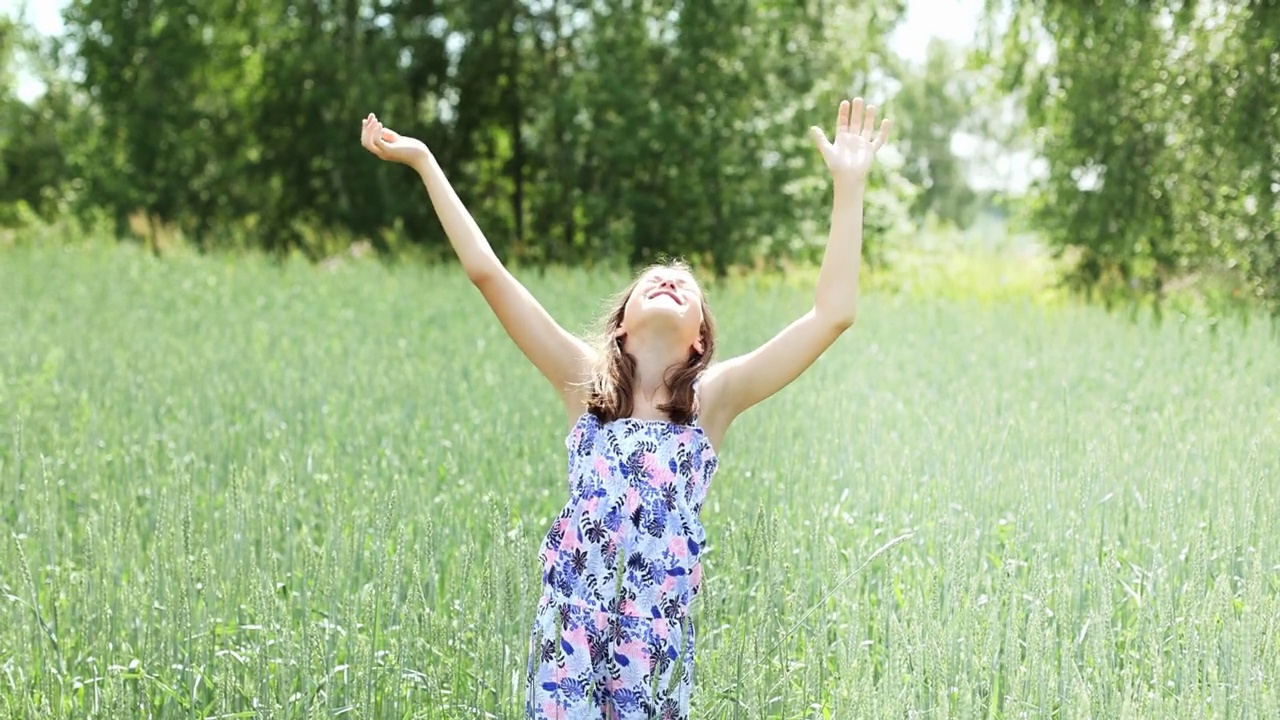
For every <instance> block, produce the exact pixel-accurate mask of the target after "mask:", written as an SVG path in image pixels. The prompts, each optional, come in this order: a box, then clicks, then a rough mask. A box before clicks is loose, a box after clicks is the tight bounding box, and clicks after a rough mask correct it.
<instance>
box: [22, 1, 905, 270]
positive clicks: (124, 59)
mask: <svg viewBox="0 0 1280 720" xmlns="http://www.w3.org/2000/svg"><path fill="white" fill-rule="evenodd" d="M902 12H903V3H902V2H901V0H878V1H877V2H873V3H864V4H860V5H859V6H858V7H856V8H851V7H848V6H847V4H845V3H840V2H837V1H836V0H806V2H799V3H797V2H781V1H780V0H725V1H724V2H715V3H701V2H699V3H693V2H657V1H655V0H593V1H591V2H587V1H586V0H465V1H461V2H443V1H442V0H322V1H320V2H298V1H297V0H262V2H255V3H245V2H242V1H241V0H71V2H70V4H69V6H68V8H67V10H66V12H65V14H64V16H65V24H66V28H67V32H66V36H65V37H64V38H61V39H59V43H60V44H59V47H60V48H62V52H61V53H57V54H56V55H57V57H59V58H60V59H61V65H60V67H59V72H60V76H61V77H66V78H72V79H73V81H72V82H69V83H65V82H64V83H62V84H61V85H57V86H56V87H51V92H50V93H48V100H47V101H46V102H49V103H63V104H66V105H68V106H70V107H73V108H74V109H75V110H76V112H75V113H72V115H73V116H75V117H77V118H78V121H77V122H78V125H77V127H76V129H75V136H74V137H71V136H70V134H69V133H67V132H63V131H64V130H65V128H63V129H62V130H60V132H63V137H62V138H61V139H62V141H63V143H62V144H61V145H60V152H63V153H64V154H65V155H66V156H67V163H68V165H67V166H66V167H63V168H60V169H59V172H58V175H57V177H53V178H49V177H42V178H41V179H40V183H41V184H42V186H43V187H52V188H56V189H58V191H59V193H60V194H61V195H60V196H61V197H62V198H63V199H64V200H66V201H70V200H74V203H75V207H77V208H79V209H80V210H82V211H85V212H89V211H94V212H97V211H101V210H105V211H107V213H108V214H109V215H110V216H112V217H114V218H115V220H116V222H117V223H118V225H119V228H120V229H121V230H122V231H123V230H125V229H127V228H128V227H130V219H131V218H136V217H137V216H138V215H139V214H140V213H141V214H145V215H146V216H147V217H148V218H149V219H150V220H151V221H153V224H152V225H151V226H152V227H154V226H155V224H162V225H164V226H169V227H175V228H177V229H179V230H181V231H182V232H183V233H184V234H185V235H186V236H188V237H190V238H193V239H194V240H195V241H196V242H198V243H199V244H201V245H202V246H205V247H218V246H228V245H236V244H239V243H244V242H251V243H253V244H257V245H261V246H263V247H266V248H268V249H271V250H273V251H279V252H289V251H293V250H301V251H303V252H306V253H308V254H311V255H316V256H319V255H323V254H325V253H328V252H332V251H333V250H335V249H337V248H336V247H334V246H335V244H337V243H339V242H340V241H339V239H340V238H341V239H347V238H353V237H354V238H366V239H368V240H370V241H371V242H372V243H374V244H375V245H376V246H378V247H379V248H380V249H383V250H395V249H397V248H398V247H399V246H401V245H404V244H416V245H418V246H420V247H422V248H425V249H426V250H427V251H428V252H429V253H439V254H447V253H448V245H447V242H446V241H445V238H444V237H443V234H442V230H441V229H440V227H439V224H438V223H437V222H436V221H435V219H434V216H433V214H432V211H431V206H430V203H429V202H427V200H426V198H425V197H424V194H423V192H422V189H421V187H420V186H418V185H417V183H416V182H414V180H413V178H412V176H411V175H407V174H406V172H405V170H404V168H399V167H393V166H387V165H385V164H382V163H377V162H374V161H373V160H372V159H371V158H369V157H367V154H366V153H365V152H364V151H363V149H362V148H361V147H360V145H359V143H358V142H357V137H358V132H359V122H360V119H361V118H362V117H363V116H364V115H366V114H367V113H369V112H371V111H374V112H377V113H378V114H379V117H381V118H383V119H384V121H385V122H387V123H388V125H390V126H391V127H394V128H397V129H400V130H402V131H404V132H407V133H411V134H414V135H416V136H418V137H421V138H422V139H423V140H424V141H426V142H427V144H428V145H429V146H430V147H431V148H432V149H433V151H434V152H435V153H436V154H437V156H438V157H439V158H440V161H441V164H442V165H443V167H444V168H445V171H446V173H447V174H448V175H449V177H450V179H451V181H452V182H453V184H454V185H455V187H456V188H457V190H458V193H459V195H460V196H461V197H462V198H463V200H464V202H466V203H467V205H468V207H469V208H470V210H471V211H472V213H473V214H474V215H475V216H476V219H477V221H478V222H479V224H480V226H481V227H482V228H483V229H484V231H485V232H486V234H487V235H488V236H489V238H490V240H491V242H492V243H493V245H494V246H495V248H496V249H497V251H498V252H499V254H500V255H501V256H503V257H505V258H508V259H512V260H516V261H520V262H526V263H542V262H584V261H585V262H609V263H631V264H636V263H642V262H646V261H648V260H651V259H653V258H655V257H657V256H659V255H662V254H680V255H684V256H687V257H691V258H693V259H696V260H699V261H702V262H703V263H705V264H708V265H711V266H713V267H714V268H716V269H718V270H720V271H724V270H726V269H728V268H729V267H730V266H733V265H737V264H747V263H755V262H758V261H760V260H762V259H763V260H766V261H768V260H771V259H779V258H782V257H787V256H795V255H797V254H804V253H805V252H807V251H809V250H810V249H811V248H812V247H814V246H817V247H821V244H822V243H823V241H824V240H825V238H824V237H823V235H824V225H825V218H826V215H827V213H828V212H829V207H828V201H827V197H826V196H825V195H824V192H823V188H824V187H826V183H825V182H824V181H825V179H826V178H825V176H824V174H823V170H822V167H821V163H820V162H819V159H818V157H817V154H816V152H815V151H814V149H813V148H812V147H811V145H809V144H808V143H809V140H808V137H807V134H806V130H807V128H808V126H809V125H811V124H813V123H815V122H818V123H822V124H824V125H827V126H829V125H830V124H831V122H832V121H833V119H834V108H835V107H836V104H837V103H838V102H839V100H840V99H841V98H843V97H847V96H849V95H851V94H853V93H864V92H867V90H868V87H869V82H870V79H871V74H872V70H873V69H874V68H877V67H881V66H883V65H884V56H885V55H886V53H885V50H884V40H883V38H884V36H885V35H886V33H887V32H888V30H889V29H890V28H891V27H892V26H893V25H894V24H895V23H896V22H897V21H898V19H899V18H900V16H901V14H902ZM7 158H8V156H7V155H6V159H7ZM888 174H890V173H887V172H886V173H880V175H879V176H878V177H876V178H875V179H874V180H873V182H874V183H875V184H876V189H877V190H879V191H880V192H881V193H882V194H883V195H885V197H884V198H882V200H883V201H884V202H887V203H888V204H889V205H890V206H892V205H893V204H894V203H895V202H899V203H900V202H901V199H902V198H903V197H905V194H904V193H900V192H897V191H895V190H893V189H892V188H896V187H898V184H896V183H894V182H891V180H892V178H888V177H885V176H886V175H888ZM73 181H74V184H75V185H76V187H77V188H78V191H76V192H71V191H69V189H68V188H69V187H70V186H71V185H72V184H73ZM64 204H65V203H64ZM894 210H895V209H894V208H893V207H885V208H877V209H874V210H871V209H869V213H868V217H869V222H871V223H872V225H873V230H872V232H871V233H869V234H870V235H873V236H874V234H875V232H876V231H877V229H878V230H879V231H881V232H883V231H886V230H887V229H888V228H889V227H890V226H891V222H892V221H891V219H892V218H893V217H894V214H893V213H894ZM876 223H879V224H878V225H877V224H876ZM874 242H875V239H874V238H872V239H871V241H870V243H869V244H871V243H874Z"/></svg>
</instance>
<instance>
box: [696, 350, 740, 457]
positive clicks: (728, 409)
mask: <svg viewBox="0 0 1280 720" xmlns="http://www.w3.org/2000/svg"><path fill="white" fill-rule="evenodd" d="M725 367H726V364H725V363H723V362H718V363H713V364H712V365H711V366H710V367H708V368H707V369H706V370H704V371H703V373H702V376H701V377H700V378H699V379H698V424H699V425H701V426H702V431H703V432H704V433H706V435H707V440H709V441H710V442H711V445H712V447H714V448H715V449H716V451H717V452H718V451H719V450H720V447H721V446H722V445H723V444H724V437H725V435H726V433H727V432H728V430H729V425H731V424H732V423H733V421H734V419H735V418H736V417H737V413H735V412H734V410H733V406H732V404H731V403H729V402H727V397H726V392H725V387H724V377H725V376H724V369H725Z"/></svg>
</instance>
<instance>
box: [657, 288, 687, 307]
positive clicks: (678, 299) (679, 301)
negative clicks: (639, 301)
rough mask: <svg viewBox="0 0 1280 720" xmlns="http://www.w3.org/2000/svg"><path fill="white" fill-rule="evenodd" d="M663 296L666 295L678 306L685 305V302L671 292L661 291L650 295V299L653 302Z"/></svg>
mask: <svg viewBox="0 0 1280 720" xmlns="http://www.w3.org/2000/svg"><path fill="white" fill-rule="evenodd" d="M662 295H666V296H667V297H669V298H671V299H672V300H674V301H675V303H676V304H677V305H684V301H682V300H681V299H680V298H679V297H678V296H677V295H676V294H675V293H673V292H671V291H670V290H659V291H657V292H652V293H649V299H650V300H652V299H654V298H656V297H659V296H662Z"/></svg>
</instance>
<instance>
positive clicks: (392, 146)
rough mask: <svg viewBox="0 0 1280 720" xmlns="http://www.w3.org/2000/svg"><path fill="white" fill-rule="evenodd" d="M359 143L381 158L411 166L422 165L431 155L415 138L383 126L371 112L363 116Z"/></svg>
mask: <svg viewBox="0 0 1280 720" xmlns="http://www.w3.org/2000/svg"><path fill="white" fill-rule="evenodd" d="M360 144H361V145H363V146H364V148H365V149H366V150H368V151H369V152H371V153H373V154H374V155H377V156H378V157H379V158H382V159H383V160H390V161H391V162H398V163H402V164H404V165H408V166H409V167H412V168H418V167H421V166H422V163H423V162H425V161H426V160H427V159H428V158H430V157H431V151H430V150H428V149H427V146H426V145H425V144H423V142H422V141H421V140H417V139H414V138H411V137H407V136H405V135H401V134H400V133H397V132H396V131H394V130H392V129H390V128H386V127H383V125H382V123H381V122H379V121H378V118H377V117H375V116H374V114H373V113H369V115H368V116H367V117H365V119H364V122H363V123H362V124H361V127H360Z"/></svg>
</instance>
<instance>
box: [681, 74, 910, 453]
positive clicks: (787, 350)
mask: <svg viewBox="0 0 1280 720" xmlns="http://www.w3.org/2000/svg"><path fill="white" fill-rule="evenodd" d="M891 126H892V123H891V122H890V121H889V120H885V121H883V122H882V123H881V125H880V131H879V134H878V135H877V134H874V130H875V108H874V107H869V108H867V112H866V116H865V118H864V117H863V107H862V98H855V99H854V101H853V103H852V106H851V105H850V103H849V102H848V101H844V102H841V103H840V110H839V115H838V118H837V122H836V141H835V143H834V144H833V143H829V142H827V139H826V135H825V134H824V133H823V132H822V130H821V129H819V128H817V127H814V128H812V129H811V133H812V135H813V139H814V142H815V143H816V144H817V146H818V149H819V150H820V151H821V152H822V156H823V158H824V159H825V160H826V162H827V167H828V168H829V169H830V170H831V173H832V177H833V180H834V199H833V202H832V209H831V231H830V235H829V237H828V239H827V250H826V252H825V253H824V255H823V258H822V269H821V270H820V271H819V274H818V286H817V290H816V292H815V294H814V301H813V309H812V310H810V311H809V312H807V313H805V315H804V316H803V317H801V318H799V319H798V320H796V321H794V322H792V323H791V324H790V325H788V326H787V327H786V328H784V329H783V330H782V331H781V332H779V333H778V334H777V335H776V336H775V337H773V338H772V339H770V340H769V341H768V342H766V343H764V344H763V345H761V346H760V347H758V348H756V349H755V350H753V351H752V352H750V353H747V354H745V355H740V356H738V357H735V358H732V359H730V360H727V361H725V362H723V363H720V364H717V365H715V366H713V367H711V368H710V369H708V370H707V374H706V377H705V378H704V379H703V381H702V385H701V392H702V398H701V402H702V407H703V412H702V417H703V421H704V423H705V424H710V425H714V426H716V429H717V431H718V433H723V432H724V430H725V429H726V428H728V426H729V424H730V423H731V422H733V420H734V418H736V417H737V416H738V415H740V414H741V413H742V412H744V411H745V410H747V409H748V408H750V407H751V406H752V405H755V404H756V403H759V402H761V401H762V400H764V399H766V398H768V397H769V396H771V395H773V394H774V393H776V392H778V391H779V390H781V389H782V388H784V387H786V386H787V385H788V384H789V383H791V381H793V380H795V379H796V378H797V377H799V376H800V374H801V373H803V372H804V371H805V370H807V369H808V368H809V366H811V365H812V364H813V363H814V361H815V360H817V359H818V357H819V356H821V355H822V353H823V352H825V351H826V349H827V348H829V347H830V346H831V344H832V343H834V342H835V341H836V338H838V337H840V335H841V333H843V332H844V331H845V330H847V329H849V327H851V326H852V325H853V323H854V320H855V319H856V318H857V313H858V270H859V265H860V264H861V261H862V207H863V196H864V195H865V190H866V177H867V172H868V171H869V170H870V169H871V164H872V161H873V160H874V158H875V153H876V151H877V150H879V149H880V147H881V146H882V145H884V142H885V140H886V139H887V138H888V136H889V129H890V128H891Z"/></svg>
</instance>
